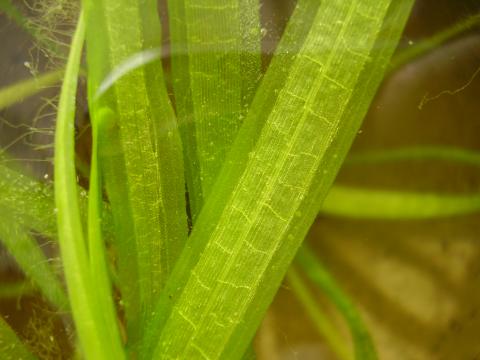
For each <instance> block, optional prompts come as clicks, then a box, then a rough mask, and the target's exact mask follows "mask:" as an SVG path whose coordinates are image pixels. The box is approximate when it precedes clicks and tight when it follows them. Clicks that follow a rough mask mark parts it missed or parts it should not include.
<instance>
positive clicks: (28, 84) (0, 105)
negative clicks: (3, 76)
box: [0, 69, 63, 110]
mask: <svg viewBox="0 0 480 360" xmlns="http://www.w3.org/2000/svg"><path fill="white" fill-rule="evenodd" d="M62 77H63V69H62V70H54V71H50V72H48V73H45V74H41V75H39V76H37V77H34V78H33V79H27V80H23V81H19V82H17V83H15V84H13V85H10V86H7V87H4V88H2V89H0V110H2V109H4V108H6V107H8V106H11V105H13V104H15V103H17V102H20V101H22V100H23V99H25V98H27V97H29V96H32V95H34V94H36V93H38V92H39V91H41V90H43V89H45V88H46V87H49V86H52V85H55V84H56V83H58V82H59V81H60V80H61V79H62Z"/></svg>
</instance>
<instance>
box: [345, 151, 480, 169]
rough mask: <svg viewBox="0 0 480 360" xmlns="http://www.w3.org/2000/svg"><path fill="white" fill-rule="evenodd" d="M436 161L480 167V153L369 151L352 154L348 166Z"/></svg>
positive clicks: (347, 162)
mask: <svg viewBox="0 0 480 360" xmlns="http://www.w3.org/2000/svg"><path fill="white" fill-rule="evenodd" d="M426 160H436V161H445V162H451V163H459V164H465V165H471V166H480V153H479V152H478V151H474V150H468V149H462V148H458V147H449V146H415V147H403V148H397V149H389V150H369V151H362V152H357V153H353V154H350V155H349V156H348V157H347V159H346V160H345V164H348V165H364V164H381V163H387V162H394V161H426Z"/></svg>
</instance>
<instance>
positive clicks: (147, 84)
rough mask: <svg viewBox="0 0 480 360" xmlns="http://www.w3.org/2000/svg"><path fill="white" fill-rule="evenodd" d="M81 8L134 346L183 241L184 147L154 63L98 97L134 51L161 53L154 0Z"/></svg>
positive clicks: (93, 1) (88, 3)
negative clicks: (104, 127) (105, 124)
mask: <svg viewBox="0 0 480 360" xmlns="http://www.w3.org/2000/svg"><path fill="white" fill-rule="evenodd" d="M83 4H84V5H85V9H86V14H87V20H88V25H87V60H88V84H89V90H88V92H89V105H90V106H89V107H90V111H91V113H90V114H91V118H92V122H93V123H94V124H96V123H98V122H99V120H100V118H103V117H105V116H107V117H108V118H109V122H110V123H111V124H112V126H110V132H111V136H110V135H108V134H105V136H104V140H103V143H104V144H106V145H108V143H110V146H104V149H103V150H100V149H99V150H100V151H101V152H102V154H99V155H100V158H101V162H102V163H101V164H100V166H101V167H102V169H103V170H102V171H104V175H105V182H106V188H107V193H108V195H109V198H110V202H111V206H112V213H113V216H114V218H115V223H116V224H119V223H120V222H123V223H124V225H123V227H124V230H125V231H124V232H120V231H118V232H117V240H118V241H119V243H120V244H118V245H117V252H118V266H119V280H120V284H121V291H122V293H125V294H126V293H130V294H132V295H137V296H138V300H135V299H130V300H129V299H128V298H127V299H126V300H127V301H126V302H125V306H126V315H127V323H128V327H129V329H130V331H129V333H130V334H129V340H130V341H133V342H135V341H137V340H138V338H139V332H140V330H139V329H140V327H139V326H140V324H141V318H148V317H150V316H151V312H152V311H153V306H154V301H155V300H156V298H157V296H158V294H159V292H160V290H161V288H162V287H163V284H164V283H165V280H166V278H167V276H168V274H169V273H170V270H171V268H173V265H174V262H175V260H176V259H177V257H178V255H179V253H180V250H181V249H182V247H183V245H184V242H185V240H186V237H187V230H188V229H187V219H186V211H185V182H184V174H183V172H184V170H183V158H182V148H181V142H180V135H179V132H178V129H177V124H176V119H175V116H174V112H173V109H172V107H171V104H170V102H169V98H168V95H167V92H166V88H165V84H164V79H163V71H162V66H161V62H160V60H159V59H158V60H157V61H152V62H148V63H146V64H145V66H142V67H135V66H133V67H131V68H132V70H131V71H130V72H128V73H125V74H123V73H122V74H123V76H121V77H119V78H118V80H117V81H116V82H115V83H114V84H113V85H112V86H110V87H109V89H108V90H107V91H105V92H104V93H102V92H101V91H100V90H101V89H100V86H101V84H102V83H103V82H104V80H105V79H109V78H111V77H110V76H109V74H111V73H115V72H116V69H118V68H119V67H120V68H125V67H128V63H129V62H131V61H134V62H136V61H138V54H139V53H144V52H145V51H147V50H152V49H159V48H160V46H161V29H160V24H159V21H158V16H157V6H156V1H154V0H147V1H140V0H134V1H132V0H121V1H118V0H84V1H83ZM99 91H100V92H99ZM118 145H119V146H118ZM114 146H115V148H114ZM108 155H110V156H112V161H110V160H109V159H108ZM119 191H121V192H119ZM114 193H115V194H114ZM119 230H120V229H119ZM132 266H133V267H132ZM131 273H134V274H138V276H135V277H132V276H130V274H131ZM132 281H133V282H132ZM137 304H139V305H138V306H137Z"/></svg>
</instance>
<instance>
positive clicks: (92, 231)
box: [88, 117, 123, 356]
mask: <svg viewBox="0 0 480 360" xmlns="http://www.w3.org/2000/svg"><path fill="white" fill-rule="evenodd" d="M108 120H109V119H108V117H107V118H100V119H99V121H98V122H97V123H94V126H93V128H92V138H93V141H92V161H91V166H90V178H89V184H90V187H89V196H88V252H89V261H90V271H91V275H92V276H91V280H92V281H93V284H92V286H93V287H94V288H96V290H97V299H98V307H99V310H100V312H101V315H102V316H103V318H104V321H103V322H104V323H105V325H106V326H105V328H106V330H107V331H108V332H109V335H108V336H109V341H112V342H115V343H116V345H115V347H116V348H117V349H121V347H122V345H121V340H120V332H119V328H118V326H117V324H118V319H117V311H116V308H115V304H114V301H113V296H112V284H111V282H110V279H109V270H108V265H107V255H106V251H105V243H104V241H103V236H102V226H101V222H102V218H103V216H102V212H103V208H104V207H103V203H102V185H101V184H102V180H101V175H100V165H99V156H98V152H99V146H100V143H103V142H102V141H101V140H100V138H101V137H102V136H105V132H106V128H108V126H109V124H108ZM112 325H113V326H112ZM117 356H119V354H117ZM120 356H123V354H120Z"/></svg>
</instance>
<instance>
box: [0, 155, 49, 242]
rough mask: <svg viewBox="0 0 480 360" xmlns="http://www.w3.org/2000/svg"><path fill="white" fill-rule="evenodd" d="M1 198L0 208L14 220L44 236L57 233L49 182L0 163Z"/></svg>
mask: <svg viewBox="0 0 480 360" xmlns="http://www.w3.org/2000/svg"><path fill="white" fill-rule="evenodd" d="M2 159H3V158H2ZM0 161H1V160H0ZM0 199H1V200H0V204H1V205H0V207H1V208H2V209H3V210H2V211H5V212H8V213H9V214H10V217H13V218H14V221H15V222H16V223H17V224H19V225H23V226H24V227H25V228H27V229H33V230H35V231H37V232H39V233H41V234H42V235H44V236H46V237H56V234H57V229H56V219H55V202H54V198H53V188H52V186H49V185H46V184H42V183H40V182H39V181H36V180H34V179H31V178H30V177H28V176H26V175H23V174H21V173H20V172H19V171H16V170H13V169H11V168H9V167H8V166H6V165H4V164H1V163H0Z"/></svg>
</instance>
